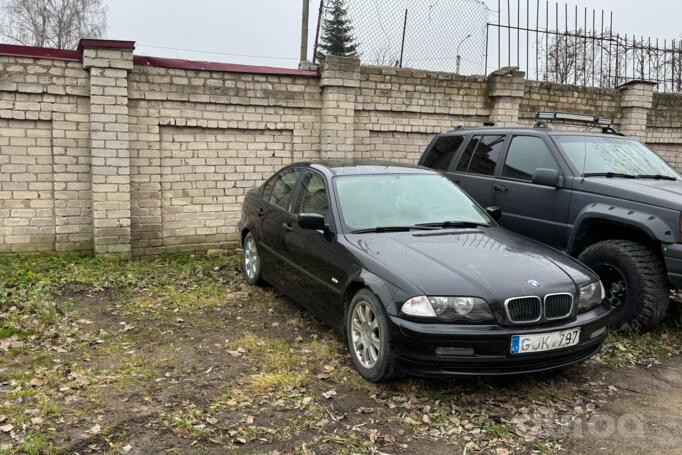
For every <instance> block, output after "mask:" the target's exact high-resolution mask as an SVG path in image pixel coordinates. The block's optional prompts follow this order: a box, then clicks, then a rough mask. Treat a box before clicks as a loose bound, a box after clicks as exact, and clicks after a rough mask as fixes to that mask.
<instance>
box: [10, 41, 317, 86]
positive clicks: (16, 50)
mask: <svg viewBox="0 0 682 455" xmlns="http://www.w3.org/2000/svg"><path fill="white" fill-rule="evenodd" d="M84 48H89V49H130V50H133V49H135V41H119V40H95V39H82V40H80V42H79V43H78V49H77V50H69V49H53V48H49V47H33V46H20V45H16V44H0V55H6V56H12V57H28V58H49V59H53V60H68V61H73V62H80V61H82V59H83V49H84ZM133 63H134V64H135V65H141V66H154V67H159V68H178V69H186V70H197V71H222V72H226V73H251V74H272V75H279V76H298V77H319V76H320V73H319V71H311V70H299V69H294V68H279V67H274V66H259V65H240V64H235V63H220V62H204V61H199V60H183V59H178V58H162V57H148V56H143V55H135V56H133Z"/></svg>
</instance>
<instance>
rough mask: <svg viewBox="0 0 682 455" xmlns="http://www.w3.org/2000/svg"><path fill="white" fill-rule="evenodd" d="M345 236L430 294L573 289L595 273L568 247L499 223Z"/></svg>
mask: <svg viewBox="0 0 682 455" xmlns="http://www.w3.org/2000/svg"><path fill="white" fill-rule="evenodd" d="M346 238H347V239H348V241H349V242H350V243H351V244H352V245H354V246H355V247H357V248H358V249H359V250H361V252H362V253H363V254H365V255H368V256H370V257H371V258H372V259H374V260H375V261H377V262H378V263H380V264H381V265H382V266H383V267H385V268H386V269H387V270H388V271H389V272H390V273H391V274H395V275H398V276H399V277H401V278H402V279H404V280H406V281H407V282H409V283H410V284H411V285H412V286H415V287H417V288H418V289H420V290H421V292H422V293H423V294H425V295H446V296H453V295H455V296H456V295H460V296H475V297H481V298H484V299H485V300H487V301H488V302H496V301H497V302H500V301H504V300H505V299H507V298H509V297H516V296H527V295H538V296H542V295H545V294H548V293H552V292H567V291H568V292H573V293H574V292H575V291H576V283H583V282H586V281H589V280H593V279H596V275H594V274H593V273H592V272H591V271H589V270H588V269H587V268H586V267H585V266H583V265H582V264H580V263H579V262H577V261H575V260H574V259H572V258H570V257H568V256H566V255H564V254H563V253H560V252H559V251H557V250H554V249H552V248H549V247H546V246H544V245H541V244H539V243H537V242H534V241H532V240H529V239H526V238H524V237H521V236H519V235H516V234H513V233H511V232H509V231H505V230H503V229H502V228H499V227H490V228H476V229H442V230H438V231H411V232H397V233H375V234H350V235H347V236H346ZM370 271H372V272H373V273H376V274H378V275H380V276H381V275H382V273H381V272H380V271H377V270H370ZM529 280H536V281H538V282H539V283H540V287H533V286H531V285H530V284H529Z"/></svg>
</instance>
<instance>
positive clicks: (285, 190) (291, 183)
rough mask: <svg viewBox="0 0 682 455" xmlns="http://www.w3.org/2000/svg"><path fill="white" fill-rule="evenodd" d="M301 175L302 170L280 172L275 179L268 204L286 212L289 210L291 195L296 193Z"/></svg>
mask: <svg viewBox="0 0 682 455" xmlns="http://www.w3.org/2000/svg"><path fill="white" fill-rule="evenodd" d="M300 174H301V170H300V169H287V170H285V171H282V172H280V173H279V174H278V175H277V176H276V177H275V178H274V179H273V186H272V192H271V193H270V196H269V198H268V202H270V203H271V204H274V205H277V206H279V207H281V208H283V209H284V210H289V199H290V198H291V193H292V192H293V191H294V187H295V186H296V180H297V179H298V176H299V175H300ZM266 189H267V188H266Z"/></svg>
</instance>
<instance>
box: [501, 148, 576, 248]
mask: <svg viewBox="0 0 682 455" xmlns="http://www.w3.org/2000/svg"><path fill="white" fill-rule="evenodd" d="M537 169H555V170H557V171H558V172H559V174H560V175H561V176H564V175H565V173H564V171H563V170H562V168H561V166H560V165H559V162H558V161H557V157H556V155H555V154H554V153H553V152H552V150H551V148H550V146H549V144H548V143H547V142H546V141H545V139H544V138H542V137H540V136H532V135H514V136H512V138H511V140H510V141H509V146H508V148H507V153H506V155H505V158H504V164H503V165H502V166H501V167H500V170H499V172H498V174H499V176H498V178H497V179H496V180H495V184H494V195H493V200H492V204H493V205H496V206H498V207H500V208H501V209H502V218H501V220H500V224H501V225H502V226H504V227H506V228H508V229H510V230H512V231H514V232H518V233H519V234H522V235H525V236H527V237H530V238H533V239H535V240H539V241H541V242H543V243H546V244H548V245H551V246H554V247H557V248H563V247H564V246H565V245H566V242H567V241H568V236H569V234H570V226H568V224H567V223H568V210H569V204H570V198H571V193H570V190H569V189H567V188H555V187H549V186H543V185H538V184H535V183H533V182H532V179H533V173H534V172H535V170H537Z"/></svg>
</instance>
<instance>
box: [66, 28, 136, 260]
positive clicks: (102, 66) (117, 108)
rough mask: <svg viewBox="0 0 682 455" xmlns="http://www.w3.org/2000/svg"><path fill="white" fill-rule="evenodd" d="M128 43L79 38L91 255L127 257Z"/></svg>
mask: <svg viewBox="0 0 682 455" xmlns="http://www.w3.org/2000/svg"><path fill="white" fill-rule="evenodd" d="M134 47H135V43H134V42H132V41H109V40H89V39H87V40H86V39H84V40H81V42H80V44H79V46H78V48H79V49H80V50H81V52H82V53H83V67H84V68H86V69H88V70H89V72H90V160H91V174H92V175H91V177H92V222H93V240H94V246H95V254H98V255H99V254H102V255H107V256H129V255H130V252H131V241H130V240H131V235H130V234H131V233H130V224H131V217H130V143H129V138H128V72H129V71H131V70H132V69H133V49H134Z"/></svg>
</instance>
